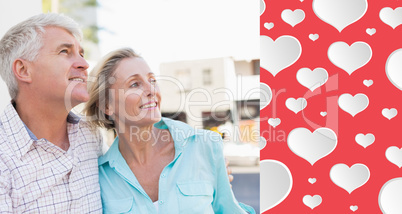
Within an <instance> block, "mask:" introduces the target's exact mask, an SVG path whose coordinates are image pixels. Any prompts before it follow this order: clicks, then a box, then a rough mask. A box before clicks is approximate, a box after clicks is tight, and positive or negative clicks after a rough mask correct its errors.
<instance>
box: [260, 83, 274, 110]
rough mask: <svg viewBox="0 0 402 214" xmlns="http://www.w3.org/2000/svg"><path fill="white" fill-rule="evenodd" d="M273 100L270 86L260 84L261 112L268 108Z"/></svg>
mask: <svg viewBox="0 0 402 214" xmlns="http://www.w3.org/2000/svg"><path fill="white" fill-rule="evenodd" d="M271 100H272V91H271V88H270V87H269V85H267V84H265V83H262V82H260V110H261V109H263V108H265V107H267V106H268V105H269V103H271Z"/></svg>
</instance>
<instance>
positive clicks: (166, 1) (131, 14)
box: [98, 0, 259, 73]
mask: <svg viewBox="0 0 402 214" xmlns="http://www.w3.org/2000/svg"><path fill="white" fill-rule="evenodd" d="M99 3H100V7H99V9H98V25H99V26H100V27H102V28H104V29H106V30H101V31H100V32H99V37H100V44H99V45H100V51H101V55H105V54H106V53H108V52H110V51H112V50H114V49H117V48H121V47H126V46H128V47H131V48H133V49H134V50H135V51H136V52H139V53H140V54H141V55H142V56H143V57H144V58H145V60H146V61H147V62H148V64H149V65H150V67H151V69H152V70H153V71H154V72H155V73H159V71H158V69H159V64H160V63H162V62H169V61H181V60H192V59H205V58H216V57H225V56H232V57H234V58H238V59H256V58H259V1H258V0H201V1H195V0H152V1H145V0H113V1H110V0H100V1H99Z"/></svg>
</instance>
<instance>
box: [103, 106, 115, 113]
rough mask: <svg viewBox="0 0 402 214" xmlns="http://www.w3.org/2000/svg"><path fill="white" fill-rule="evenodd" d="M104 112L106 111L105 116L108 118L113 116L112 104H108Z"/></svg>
mask: <svg viewBox="0 0 402 214" xmlns="http://www.w3.org/2000/svg"><path fill="white" fill-rule="evenodd" d="M104 110H105V114H106V115H108V116H112V115H113V113H114V110H113V107H112V106H111V105H110V104H106V106H105V109H104Z"/></svg>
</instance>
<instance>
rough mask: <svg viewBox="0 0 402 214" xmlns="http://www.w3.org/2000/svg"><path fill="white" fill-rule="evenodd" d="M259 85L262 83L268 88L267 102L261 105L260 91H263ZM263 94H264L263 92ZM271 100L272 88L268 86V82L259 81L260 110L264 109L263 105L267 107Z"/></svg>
mask: <svg viewBox="0 0 402 214" xmlns="http://www.w3.org/2000/svg"><path fill="white" fill-rule="evenodd" d="M261 85H263V86H266V87H267V88H268V94H267V96H269V100H267V104H266V105H265V106H264V107H263V106H262V105H261V100H262V99H261V92H262V91H263V90H261ZM264 95H265V94H264ZM271 101H272V89H271V87H269V85H268V84H266V83H264V82H260V111H261V110H262V109H264V108H265V107H267V106H269V104H270V103H271Z"/></svg>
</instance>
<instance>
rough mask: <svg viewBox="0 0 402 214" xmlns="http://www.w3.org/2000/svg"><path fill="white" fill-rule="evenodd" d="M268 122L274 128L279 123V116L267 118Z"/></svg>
mask: <svg viewBox="0 0 402 214" xmlns="http://www.w3.org/2000/svg"><path fill="white" fill-rule="evenodd" d="M268 124H269V125H271V126H272V127H274V128H275V127H277V126H278V125H279V124H281V119H279V118H269V119H268Z"/></svg>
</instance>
